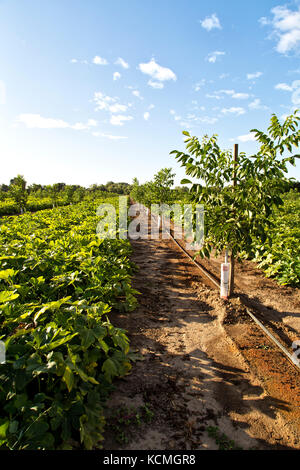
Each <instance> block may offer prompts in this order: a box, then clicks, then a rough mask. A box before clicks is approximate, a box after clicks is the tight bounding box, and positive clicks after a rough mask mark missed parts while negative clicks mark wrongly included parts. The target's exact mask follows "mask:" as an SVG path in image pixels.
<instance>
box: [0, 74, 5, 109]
mask: <svg viewBox="0 0 300 470" xmlns="http://www.w3.org/2000/svg"><path fill="white" fill-rule="evenodd" d="M5 102H6V86H5V83H4V81H3V80H0V104H5Z"/></svg>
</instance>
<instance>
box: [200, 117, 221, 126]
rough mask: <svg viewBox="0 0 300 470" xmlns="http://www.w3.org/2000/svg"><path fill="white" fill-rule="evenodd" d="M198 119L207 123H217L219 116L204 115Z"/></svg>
mask: <svg viewBox="0 0 300 470" xmlns="http://www.w3.org/2000/svg"><path fill="white" fill-rule="evenodd" d="M197 121H200V122H203V123H205V124H215V123H216V122H217V121H218V118H215V117H209V116H203V117H200V118H198V119H197Z"/></svg>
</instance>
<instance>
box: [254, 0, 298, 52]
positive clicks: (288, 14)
mask: <svg viewBox="0 0 300 470" xmlns="http://www.w3.org/2000/svg"><path fill="white" fill-rule="evenodd" d="M271 13H272V14H273V18H272V19H271V20H268V19H267V18H265V17H262V18H260V20H259V22H260V24H262V25H263V26H264V25H271V26H272V28H273V31H272V35H271V37H275V38H276V40H277V44H276V50H277V52H279V53H280V54H287V53H288V52H290V51H293V50H297V49H298V48H299V46H300V7H299V8H298V10H289V8H287V7H286V6H285V5H283V6H276V7H275V8H272V10H271Z"/></svg>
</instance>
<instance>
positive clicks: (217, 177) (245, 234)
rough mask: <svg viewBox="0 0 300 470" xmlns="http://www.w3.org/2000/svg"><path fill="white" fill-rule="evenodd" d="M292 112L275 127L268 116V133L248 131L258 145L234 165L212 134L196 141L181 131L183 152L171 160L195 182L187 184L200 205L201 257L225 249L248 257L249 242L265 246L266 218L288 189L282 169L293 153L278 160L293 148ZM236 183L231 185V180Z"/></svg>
mask: <svg viewBox="0 0 300 470" xmlns="http://www.w3.org/2000/svg"><path fill="white" fill-rule="evenodd" d="M299 119H300V118H299V117H298V116H297V111H295V113H294V115H292V116H290V117H288V118H287V119H286V121H285V122H284V124H283V125H281V124H280V123H279V121H278V119H277V117H276V116H275V115H273V116H272V118H271V123H270V126H269V128H268V134H265V133H263V132H260V131H258V130H255V129H254V130H253V131H252V132H255V135H256V138H257V140H258V142H259V143H260V144H261V146H260V150H259V151H258V153H257V154H256V155H252V156H251V157H247V156H246V155H245V154H244V153H242V152H241V153H239V155H238V156H237V160H236V162H235V161H234V158H233V155H232V152H231V151H230V150H226V151H222V150H221V149H220V147H219V146H218V144H217V136H216V135H213V136H212V137H208V136H207V135H206V136H204V138H203V139H202V141H201V142H200V141H199V139H198V138H197V137H192V136H190V134H189V133H188V132H186V131H184V132H183V134H184V135H185V136H186V139H185V143H186V149H187V153H185V152H180V151H178V150H174V151H172V152H171V154H175V158H176V159H177V160H178V161H179V162H180V163H181V166H183V167H184V168H185V172H186V174H187V175H188V176H191V177H192V178H197V179H200V180H201V184H200V183H193V182H192V181H190V180H188V179H184V180H183V181H182V183H183V184H189V183H190V184H191V188H190V192H191V196H192V198H193V200H194V201H195V202H197V203H200V204H203V205H204V210H205V244H204V246H203V249H202V250H201V252H200V254H201V256H209V254H210V252H211V250H212V249H215V250H216V253H220V252H222V251H223V250H225V249H228V248H229V249H230V250H231V252H232V253H233V255H234V256H239V254H240V253H241V252H244V253H246V254H247V255H249V256H251V255H253V242H254V241H256V240H260V242H261V244H262V245H265V244H266V243H268V237H269V236H270V234H271V232H272V227H274V221H273V219H272V214H274V211H275V210H276V209H277V208H278V207H280V206H281V205H282V204H283V200H282V198H281V197H280V194H281V193H282V192H283V191H284V189H285V188H286V187H287V186H288V182H287V179H286V177H285V173H286V172H287V165H288V164H292V165H295V158H296V157H299V155H291V156H288V157H284V156H283V154H284V152H285V151H287V152H292V150H293V146H296V147H297V146H298V143H299V140H300V132H299V130H297V127H298V121H299ZM234 178H235V180H236V186H235V187H233V186H232V181H233V180H234Z"/></svg>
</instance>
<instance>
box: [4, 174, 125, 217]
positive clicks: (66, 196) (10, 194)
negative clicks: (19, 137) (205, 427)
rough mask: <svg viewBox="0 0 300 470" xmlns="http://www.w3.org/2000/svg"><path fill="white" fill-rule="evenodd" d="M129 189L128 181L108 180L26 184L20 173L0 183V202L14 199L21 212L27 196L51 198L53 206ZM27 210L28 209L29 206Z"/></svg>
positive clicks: (30, 198)
mask: <svg viewBox="0 0 300 470" xmlns="http://www.w3.org/2000/svg"><path fill="white" fill-rule="evenodd" d="M130 191H131V185H130V184H129V183H124V182H121V183H115V182H113V181H108V183H106V184H92V185H91V186H89V187H88V188H85V187H83V186H80V185H76V184H72V185H69V184H66V183H54V184H52V185H42V184H36V183H33V184H31V185H27V182H26V180H25V178H24V176H22V175H17V176H16V177H14V178H12V179H11V180H10V183H9V184H8V185H7V184H0V202H5V201H10V200H12V201H14V203H15V204H16V206H17V207H18V210H19V212H21V213H23V212H25V211H26V209H27V208H28V206H29V204H28V198H29V200H31V201H32V199H34V200H40V201H43V200H46V199H48V200H49V199H51V203H52V206H53V207H56V206H57V205H61V204H62V203H63V204H72V203H77V202H80V201H82V200H83V199H85V198H91V199H94V198H95V197H96V196H97V194H98V193H99V192H101V193H103V192H107V193H114V194H120V195H127V194H129V193H130ZM29 210H32V209H30V207H29Z"/></svg>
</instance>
